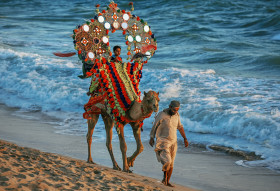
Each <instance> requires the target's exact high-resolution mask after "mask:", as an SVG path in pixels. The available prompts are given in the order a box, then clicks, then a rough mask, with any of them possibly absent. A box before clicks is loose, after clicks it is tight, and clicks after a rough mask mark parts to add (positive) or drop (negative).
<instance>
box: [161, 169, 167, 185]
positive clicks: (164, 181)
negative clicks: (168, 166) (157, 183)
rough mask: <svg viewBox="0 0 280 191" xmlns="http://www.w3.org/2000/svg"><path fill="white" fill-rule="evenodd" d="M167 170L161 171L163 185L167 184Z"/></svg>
mask: <svg viewBox="0 0 280 191" xmlns="http://www.w3.org/2000/svg"><path fill="white" fill-rule="evenodd" d="M167 179H168V178H167V171H163V179H162V181H161V182H162V183H163V184H164V185H166V186H167Z"/></svg>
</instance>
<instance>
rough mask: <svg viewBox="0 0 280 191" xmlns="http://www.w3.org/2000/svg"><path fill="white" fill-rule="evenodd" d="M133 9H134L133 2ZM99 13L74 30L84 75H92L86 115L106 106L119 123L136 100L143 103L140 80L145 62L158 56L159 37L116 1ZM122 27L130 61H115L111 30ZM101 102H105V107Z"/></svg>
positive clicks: (123, 119) (86, 116)
mask: <svg viewBox="0 0 280 191" xmlns="http://www.w3.org/2000/svg"><path fill="white" fill-rule="evenodd" d="M129 5H131V11H133V10H134V7H133V3H130V4H129ZM99 8H100V5H96V16H95V17H94V19H91V20H90V21H87V22H86V23H85V24H83V25H80V26H77V28H76V29H74V30H73V40H74V46H75V49H76V50H77V51H78V57H79V59H80V60H81V61H82V62H83V73H84V75H83V76H84V77H86V78H87V77H91V78H92V81H91V86H90V93H91V98H90V100H89V102H88V103H87V104H86V105H85V113H84V118H87V119H88V118H89V116H90V115H89V114H99V113H101V110H102V109H106V110H107V113H108V114H110V115H111V117H112V118H113V119H114V120H116V121H117V122H125V115H126V111H127V110H128V109H129V108H130V107H131V105H132V104H133V102H135V101H136V102H141V100H140V95H141V92H140V90H139V82H140V79H141V77H142V68H143V64H146V63H147V62H148V60H149V59H150V58H151V57H152V56H153V55H154V53H155V51H156V49H157V43H156V39H155V37H154V34H153V33H152V31H151V29H150V27H149V25H148V24H147V22H145V21H144V20H143V19H140V18H139V17H138V16H135V15H133V14H132V13H131V12H130V11H126V10H121V9H119V8H118V6H117V4H116V3H114V2H113V1H112V2H110V4H109V6H108V7H106V8H105V9H104V10H102V11H101V12H100V11H99ZM116 30H122V34H123V36H124V40H125V42H126V45H127V60H128V62H122V61H121V60H114V62H111V60H110V59H111V56H112V52H111V49H110V42H109V33H110V32H111V33H114V32H115V31H116ZM100 104H103V105H105V106H104V107H102V106H101V105H100Z"/></svg>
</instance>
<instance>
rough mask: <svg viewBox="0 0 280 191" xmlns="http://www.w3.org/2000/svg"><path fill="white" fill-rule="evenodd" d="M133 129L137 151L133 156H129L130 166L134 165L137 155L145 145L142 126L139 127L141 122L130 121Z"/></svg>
mask: <svg viewBox="0 0 280 191" xmlns="http://www.w3.org/2000/svg"><path fill="white" fill-rule="evenodd" d="M130 125H131V127H132V130H133V135H134V138H135V141H136V145H137V148H136V151H135V152H134V153H133V154H132V156H131V157H128V158H127V163H128V166H130V167H131V166H133V163H134V160H135V159H136V157H137V156H138V155H139V154H140V153H141V152H142V151H143V150H144V146H143V144H142V141H141V128H139V123H130Z"/></svg>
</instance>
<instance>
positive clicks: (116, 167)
mask: <svg viewBox="0 0 280 191" xmlns="http://www.w3.org/2000/svg"><path fill="white" fill-rule="evenodd" d="M113 169H114V170H118V171H121V170H122V169H121V168H120V167H119V166H113Z"/></svg>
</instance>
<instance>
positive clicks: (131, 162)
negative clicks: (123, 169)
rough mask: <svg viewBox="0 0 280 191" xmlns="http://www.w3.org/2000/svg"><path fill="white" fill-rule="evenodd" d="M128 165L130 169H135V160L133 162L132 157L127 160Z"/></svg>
mask: <svg viewBox="0 0 280 191" xmlns="http://www.w3.org/2000/svg"><path fill="white" fill-rule="evenodd" d="M127 164H128V166H129V167H133V165H134V160H132V159H131V158H130V157H129V158H127Z"/></svg>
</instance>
